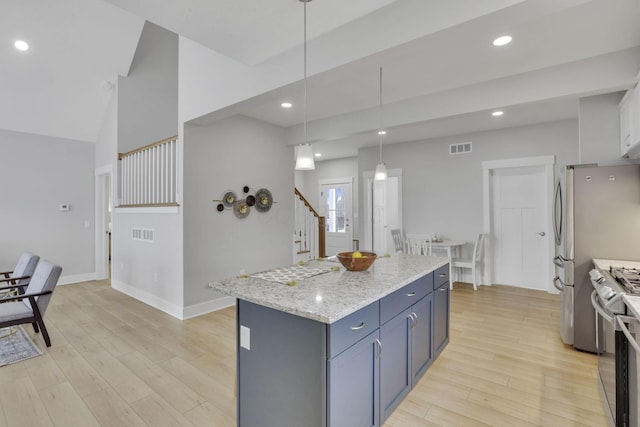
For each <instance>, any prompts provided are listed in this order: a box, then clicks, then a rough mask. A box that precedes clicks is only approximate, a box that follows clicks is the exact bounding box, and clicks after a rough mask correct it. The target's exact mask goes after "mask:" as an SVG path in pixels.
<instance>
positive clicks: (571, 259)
mask: <svg viewBox="0 0 640 427" xmlns="http://www.w3.org/2000/svg"><path fill="white" fill-rule="evenodd" d="M553 224H554V229H555V239H556V257H555V258H554V260H553V262H554V264H555V269H556V277H555V279H554V286H555V287H556V288H557V289H558V290H559V291H560V335H561V337H562V341H563V342H564V343H566V344H571V345H573V346H574V347H575V348H577V349H579V350H584V351H589V352H592V353H595V352H596V341H595V334H596V328H595V314H594V310H593V307H592V306H591V292H592V291H593V286H592V285H591V281H590V280H589V270H590V269H591V268H593V265H592V262H591V260H592V259H594V258H602V259H614V260H632V261H633V260H640V165H625V166H606V167H597V166H595V165H575V166H567V167H566V170H565V176H564V179H562V178H561V179H560V180H559V182H558V184H557V186H556V193H555V201H554V207H553ZM599 331H602V328H599Z"/></svg>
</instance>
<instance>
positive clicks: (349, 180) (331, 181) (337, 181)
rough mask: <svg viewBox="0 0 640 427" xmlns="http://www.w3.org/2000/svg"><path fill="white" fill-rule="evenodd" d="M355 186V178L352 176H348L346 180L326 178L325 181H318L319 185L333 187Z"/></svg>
mask: <svg viewBox="0 0 640 427" xmlns="http://www.w3.org/2000/svg"><path fill="white" fill-rule="evenodd" d="M344 183H347V184H353V177H352V176H347V177H344V178H325V179H319V180H318V185H331V184H344Z"/></svg>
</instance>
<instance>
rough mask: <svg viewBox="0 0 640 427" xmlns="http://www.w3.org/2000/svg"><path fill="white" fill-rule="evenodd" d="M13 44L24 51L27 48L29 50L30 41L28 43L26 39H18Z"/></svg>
mask: <svg viewBox="0 0 640 427" xmlns="http://www.w3.org/2000/svg"><path fill="white" fill-rule="evenodd" d="M13 45H14V46H15V47H16V49H18V50H21V51H23V52H24V51H25V50H29V43H27V42H26V41H24V40H16V41H15V43H14V44H13Z"/></svg>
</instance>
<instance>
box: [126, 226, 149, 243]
mask: <svg viewBox="0 0 640 427" xmlns="http://www.w3.org/2000/svg"><path fill="white" fill-rule="evenodd" d="M131 238H132V239H133V240H141V241H143V242H153V230H152V229H151V228H132V229H131Z"/></svg>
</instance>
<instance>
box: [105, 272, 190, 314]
mask: <svg viewBox="0 0 640 427" xmlns="http://www.w3.org/2000/svg"><path fill="white" fill-rule="evenodd" d="M111 287H112V288H113V289H115V290H117V291H120V292H122V293H123V294H125V295H129V296H130V297H131V298H135V299H137V300H138V301H142V302H143V303H145V304H148V305H150V306H151V307H153V308H157V309H158V310H160V311H164V312H165V313H167V314H169V315H171V316H173V317H175V318H177V319H180V320H182V319H183V317H182V307H180V306H179V305H177V304H174V303H172V302H169V301H167V300H164V299H162V298H159V297H158V296H156V295H153V294H151V293H149V292H147V291H143V290H142V289H138V288H136V287H133V286H131V285H128V284H126V283H123V282H120V281H118V280H114V279H111Z"/></svg>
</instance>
